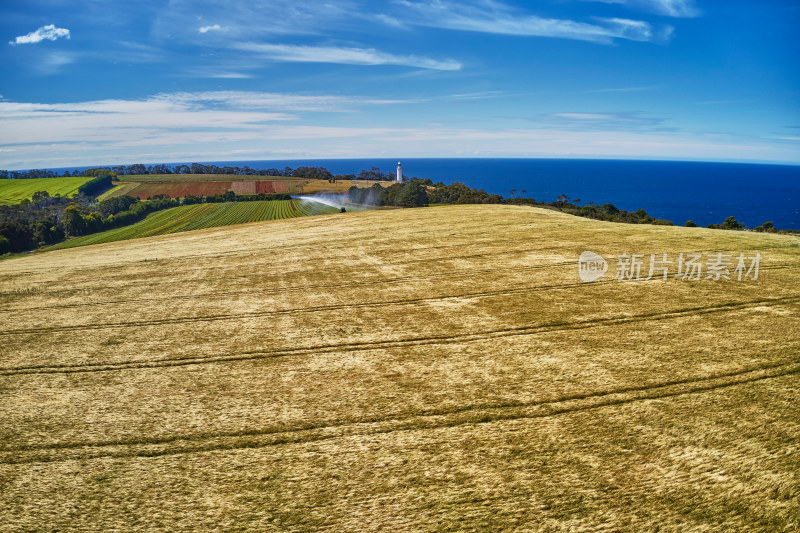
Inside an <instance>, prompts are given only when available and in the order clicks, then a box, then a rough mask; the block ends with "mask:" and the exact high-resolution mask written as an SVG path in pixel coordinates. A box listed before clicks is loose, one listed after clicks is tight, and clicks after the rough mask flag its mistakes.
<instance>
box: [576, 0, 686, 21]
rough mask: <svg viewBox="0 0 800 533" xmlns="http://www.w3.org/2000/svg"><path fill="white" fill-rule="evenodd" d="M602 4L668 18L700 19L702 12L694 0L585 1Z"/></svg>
mask: <svg viewBox="0 0 800 533" xmlns="http://www.w3.org/2000/svg"><path fill="white" fill-rule="evenodd" d="M585 1H590V2H602V3H604V4H622V5H625V6H629V7H632V8H635V9H641V10H643V11H650V12H652V13H658V14H659V15H666V16H668V17H682V18H688V17H698V16H700V10H699V9H697V7H695V5H694V0H585Z"/></svg>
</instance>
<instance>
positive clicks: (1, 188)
mask: <svg viewBox="0 0 800 533" xmlns="http://www.w3.org/2000/svg"><path fill="white" fill-rule="evenodd" d="M91 179H92V178H86V177H83V178H37V179H29V180H9V179H0V204H18V203H20V202H21V201H22V200H26V199H27V200H30V198H31V197H32V196H33V193H35V192H38V191H46V192H47V193H48V194H50V196H54V195H56V194H60V195H61V196H72V195H73V194H75V193H76V192H78V187H80V186H81V185H83V184H84V183H86V182H87V181H90V180H91Z"/></svg>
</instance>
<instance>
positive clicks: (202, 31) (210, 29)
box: [197, 24, 222, 33]
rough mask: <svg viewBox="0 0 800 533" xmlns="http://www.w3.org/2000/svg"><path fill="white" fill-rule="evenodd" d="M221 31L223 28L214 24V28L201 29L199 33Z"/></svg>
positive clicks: (204, 27)
mask: <svg viewBox="0 0 800 533" xmlns="http://www.w3.org/2000/svg"><path fill="white" fill-rule="evenodd" d="M221 30H222V26H220V25H219V24H214V25H213V26H203V27H201V28H197V31H199V32H200V33H208V32H210V31H221Z"/></svg>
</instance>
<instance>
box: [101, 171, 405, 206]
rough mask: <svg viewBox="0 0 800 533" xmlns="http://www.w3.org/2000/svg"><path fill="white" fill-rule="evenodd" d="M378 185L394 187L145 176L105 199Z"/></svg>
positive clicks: (363, 183)
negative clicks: (128, 196)
mask: <svg viewBox="0 0 800 533" xmlns="http://www.w3.org/2000/svg"><path fill="white" fill-rule="evenodd" d="M374 183H380V184H381V185H383V186H388V185H391V183H392V182H388V181H370V180H339V181H337V182H335V183H331V182H329V181H328V180H312V179H298V178H282V177H274V176H234V175H231V174H145V175H130V176H120V177H119V185H118V186H117V187H115V189H114V190H112V191H109V192H108V193H106V194H104V195H103V198H111V197H114V196H122V195H125V194H127V195H130V196H134V197H136V198H139V199H142V200H144V199H147V198H149V197H151V196H155V195H157V194H166V195H168V196H170V197H172V198H180V197H183V196H186V195H187V194H192V195H196V196H211V195H217V194H225V193H226V192H227V191H233V192H235V193H236V194H259V193H266V194H271V193H290V194H312V193H319V192H329V193H343V192H347V190H348V189H349V188H350V187H352V186H353V185H357V186H358V187H370V186H372V185H373V184H374Z"/></svg>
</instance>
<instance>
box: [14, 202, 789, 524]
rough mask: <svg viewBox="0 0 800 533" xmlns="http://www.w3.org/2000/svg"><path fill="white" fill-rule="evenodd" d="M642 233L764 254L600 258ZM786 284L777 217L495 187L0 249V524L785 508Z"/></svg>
mask: <svg viewBox="0 0 800 533" xmlns="http://www.w3.org/2000/svg"><path fill="white" fill-rule="evenodd" d="M584 251H593V252H596V253H597V254H599V255H601V256H603V257H604V258H606V259H608V260H609V271H608V272H607V274H606V276H605V278H603V279H600V280H598V281H594V282H582V281H581V280H580V278H579V276H578V258H579V256H580V255H581V253H582V252H584ZM664 253H666V254H668V258H669V259H671V260H677V259H678V257H679V256H680V254H684V257H685V258H688V257H689V255H690V254H694V253H700V254H703V259H704V260H705V261H707V263H706V264H711V263H713V261H712V260H711V259H710V257H711V256H712V255H713V254H717V253H724V254H727V255H730V256H731V257H732V258H735V257H738V255H739V254H740V253H741V254H744V256H746V257H755V256H756V254H757V253H758V254H760V256H761V261H760V268H759V275H758V277H757V279H755V280H754V279H752V278H753V277H754V271H751V272H750V274H749V277H748V274H747V273H743V274H744V276H743V279H742V280H741V281H739V280H738V279H737V275H736V273H735V271H734V266H735V264H736V261H735V259H734V261H733V266H731V267H730V269H729V271H727V273H728V275H729V277H730V278H731V279H730V280H725V279H724V278H723V279H720V280H719V281H714V280H713V279H705V275H706V274H705V272H706V271H704V274H703V276H702V278H703V279H700V280H696V281H690V280H682V279H676V278H675V277H674V273H675V271H676V270H677V264H673V265H671V266H670V267H669V268H670V270H669V272H668V273H669V278H668V279H667V280H666V281H665V280H664V279H663V278H662V276H661V275H660V274H656V275H654V276H653V277H652V278H651V279H649V280H647V281H627V282H623V281H618V280H615V279H613V276H614V273H615V266H616V265H617V264H618V263H619V261H618V260H617V258H618V256H620V255H622V254H641V255H643V256H645V257H644V258H643V259H644V267H643V277H646V275H647V266H648V265H649V264H650V259H651V258H650V254H658V255H657V257H658V258H662V257H663V256H662V255H661V254H664ZM798 286H800V240H799V239H797V238H796V237H791V236H783V235H771V234H755V233H745V232H729V231H715V230H706V229H701V228H681V227H665V226H649V225H632V224H613V223H607V222H599V221H594V220H588V219H582V218H577V217H573V216H570V215H566V214H563V213H559V212H554V211H548V210H543V209H538V208H531V207H518V206H497V205H492V206H489V205H486V206H481V205H464V206H447V207H431V208H420V209H403V210H386V211H364V212H358V213H346V214H335V215H330V216H318V217H306V218H297V219H291V220H276V221H271V222H263V223H257V224H248V225H246V226H231V227H227V228H212V229H206V230H200V231H193V232H188V233H181V234H174V235H165V236H156V237H149V238H144V239H137V240H131V241H126V242H117V243H109V244H102V245H97V246H85V247H81V248H75V249H70V250H59V251H53V252H46V253H43V254H35V255H30V256H26V257H20V258H16V259H12V260H8V261H4V262H1V263H0V317H2V324H3V325H2V326H0V338H2V341H1V342H2V344H3V350H1V351H0V352H1V353H0V400H1V401H0V487H1V488H2V490H0V523H2V524H4V527H5V528H7V529H9V530H39V529H53V530H55V529H70V528H72V529H76V530H85V531H89V530H93V531H102V530H106V531H107V530H115V529H116V530H145V529H147V530H154V529H155V530H165V531H166V530H168V531H177V530H187V531H188V530H198V529H205V530H208V529H219V530H241V529H252V530H261V531H286V530H296V531H299V530H303V531H308V530H311V531H313V530H326V531H329V530H336V531H351V530H367V531H378V530H395V531H406V530H437V531H444V530H486V531H501V530H514V529H519V530H532V531H600V530H602V531H630V532H639V531H662V532H663V531H675V532H678V531H726V532H729V531H734V532H737V531H738V532H751V531H764V532H766V531H790V530H792V528H793V527H794V526H796V524H797V523H798V521H800V511H798V509H800V487H799V486H798V479H797V472H798V471H800V425H798V423H797V421H798V416H797V413H798V411H797V406H796V402H797V392H798V389H800V377H799V375H800V357H799V356H798V353H799V352H800V318H799V317H800V314H799V312H800V294H798V291H797V287H798Z"/></svg>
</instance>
